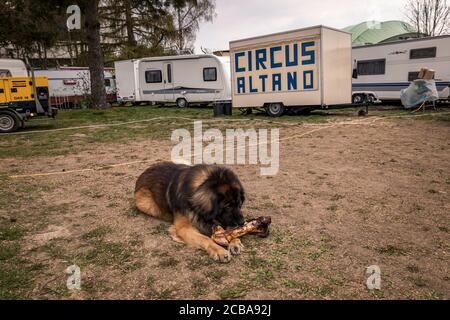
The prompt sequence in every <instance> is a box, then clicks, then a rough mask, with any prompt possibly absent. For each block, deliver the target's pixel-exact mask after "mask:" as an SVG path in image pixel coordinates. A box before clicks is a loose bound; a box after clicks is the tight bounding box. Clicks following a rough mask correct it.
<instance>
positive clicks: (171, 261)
mask: <svg viewBox="0 0 450 320" xmlns="http://www.w3.org/2000/svg"><path fill="white" fill-rule="evenodd" d="M178 263H179V261H178V260H177V259H175V258H173V257H167V258H164V259H161V260H160V261H159V264H158V265H159V266H160V267H162V268H173V267H175V266H176V265H178Z"/></svg>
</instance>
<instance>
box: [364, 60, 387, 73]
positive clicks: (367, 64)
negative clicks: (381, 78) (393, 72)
mask: <svg viewBox="0 0 450 320" xmlns="http://www.w3.org/2000/svg"><path fill="white" fill-rule="evenodd" d="M357 68H358V75H360V76H371V75H377V74H385V72H386V59H377V60H365V61H358V67H357Z"/></svg>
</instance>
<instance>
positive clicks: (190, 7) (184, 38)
mask: <svg viewBox="0 0 450 320" xmlns="http://www.w3.org/2000/svg"><path fill="white" fill-rule="evenodd" d="M169 2H170V3H171V5H172V8H173V13H172V15H173V17H174V21H175V28H176V31H175V32H176V34H177V35H176V40H175V46H176V48H177V50H178V51H179V52H180V53H182V52H184V51H187V52H189V51H193V45H194V41H195V38H196V32H197V31H198V29H199V24H200V22H203V21H212V20H213V19H214V17H215V8H216V3H215V0H170V1H169Z"/></svg>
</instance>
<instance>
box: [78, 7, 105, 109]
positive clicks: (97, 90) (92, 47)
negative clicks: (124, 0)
mask: <svg viewBox="0 0 450 320" xmlns="http://www.w3.org/2000/svg"><path fill="white" fill-rule="evenodd" d="M98 3H99V0H84V1H83V4H84V6H83V7H84V14H85V27H86V41H87V45H88V66H89V73H90V76H91V103H92V107H93V108H106V107H107V104H106V90H105V76H104V73H103V72H104V61H103V51H102V46H101V42H100V21H99V17H98Z"/></svg>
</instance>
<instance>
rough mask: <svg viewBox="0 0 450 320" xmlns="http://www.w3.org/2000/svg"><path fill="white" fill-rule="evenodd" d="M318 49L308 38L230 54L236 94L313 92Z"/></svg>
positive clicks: (317, 45)
mask: <svg viewBox="0 0 450 320" xmlns="http://www.w3.org/2000/svg"><path fill="white" fill-rule="evenodd" d="M318 50H319V41H318V40H313V39H308V40H304V41H302V40H297V41H295V40H294V41H291V42H289V43H284V44H283V43H279V44H276V45H273V46H268V47H265V48H261V47H260V48H254V49H244V50H243V51H237V52H235V53H233V54H232V58H233V59H234V61H233V65H234V68H233V69H234V74H235V75H234V79H235V84H234V86H235V87H234V88H235V89H234V90H235V92H236V94H252V93H271V92H294V91H308V90H316V89H317V87H318V84H319V83H318V80H317V79H318V77H316V72H318V71H319V65H318V63H319V59H318Z"/></svg>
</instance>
